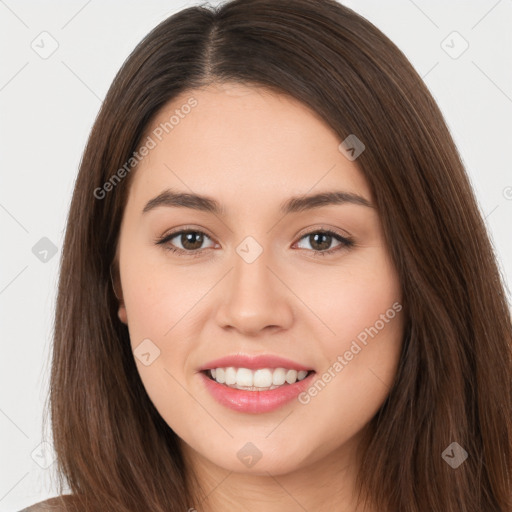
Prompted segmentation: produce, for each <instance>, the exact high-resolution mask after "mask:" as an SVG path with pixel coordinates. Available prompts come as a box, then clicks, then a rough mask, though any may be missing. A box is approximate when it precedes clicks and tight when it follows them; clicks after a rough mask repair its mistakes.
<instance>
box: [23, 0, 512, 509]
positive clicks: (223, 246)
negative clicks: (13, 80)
mask: <svg viewBox="0 0 512 512" xmlns="http://www.w3.org/2000/svg"><path fill="white" fill-rule="evenodd" d="M511 332H512V328H511V320H510V314H509V311H508V308H507V302H506V298H505V294H504V289H503V283H502V281H501V276H500V274H499V271H498V267H497V264H496V260H495V256H494V254H493V250H492V246H491V244H490V242H489V238H488V235H487V233H486V230H485V226H484V222H483V220H482V218H481V216H480V213H479V211H478V208H477V203H476V200H475V197H474V194H473V192H472V190H471V187H470V184H469V181H468V178H467V175H466V173H465V171H464V168H463V165H462V163H461V160H460V158H459V155H458V152H457V150H456V147H455V145H454V142H453V140H452V138H451V136H450V134H449V131H448V129H447V127H446V124H445V122H444V120H443V117H442V114H441V112H440V111H439V109H438V107H437V105H436V104H435V102H434V100H433V98H432V96H431V95H430V93H429V91H428V90H427V88H426V87H425V85H424V84H423V82H422V80H421V78H420V77H419V76H418V74H417V73H416V72H415V71H414V69H413V67H412V66H411V64H410V63H409V62H408V61H407V59H406V58H405V56H404V55H403V54H402V53H401V52H400V50H399V49H398V48H397V47H396V46H395V45H394V44H393V43H392V42H391V41H390V40H389V39H387V38H386V37H385V36H384V35H383V34H382V33H381V32H380V31H379V30H378V29H376V28H375V27H374V26H373V25H372V24H371V23H369V22H368V21H366V20H364V19H363V18H362V17H360V16H359V15H357V14H356V13H354V12H353V11H351V10H350V9H348V8H346V7H344V6H342V5H340V4H339V3H337V2H335V1H333V0H320V1H318V0H317V1H310V0H293V1H286V2H273V1H271V0H249V1H247V0H244V1H241V0H234V1H231V2H228V3H225V4H223V5H221V6H220V7H219V8H217V9H213V8H206V7H193V8H187V9H184V10H182V11H181V12H179V13H177V14H175V15H173V16H171V17H170V18H168V19H167V20H165V21H164V22H163V23H161V24H160V25H159V26H158V27H156V28H155V29H154V30H153V31H152V32H151V33H150V34H149V35H148V36H147V37H146V38H145V39H144V40H143V41H142V42H141V43H140V44H139V45H138V47H137V48H136V49H135V50H134V52H133V53H132V55H131V56H130V57H129V58H128V60H127V61H126V63H125V64H124V65H123V67H122V69H121V70H120V71H119V73H118V75H117V77H116V78H115V80H114V83H113V84H112V86H111V88H110V90H109V92H108V94H107V97H106V98H105V101H104V103H103V105H102V108H101V111H100V114H99V116H98V118H97V120H96V122H95V125H94V127H93V130H92V133H91V136H90V139H89V142H88V145H87V148H86V150H85V153H84V157H83V160H82V164H81V168H80V172H79V175H78V179H77V182H76V186H75V191H74V195H73V200H72V204H71V209H70V214H69V218H68V227H67V231H66V238H65V244H64V248H63V254H62V267H61V274H60V282H59V292H58V302H57V310H56V323H55V339H54V353H53V366H52V374H51V394H50V412H51V420H52V432H53V438H54V446H55V450H56V454H57V457H58V458H57V464H58V469H59V478H60V480H59V485H60V487H59V488H60V490H61V491H62V489H63V488H64V482H65V481H66V482H67V483H68V485H69V486H70V488H71V490H72V495H70V496H61V497H59V498H54V499H53V501H51V503H50V504H52V505H54V506H55V508H54V509H55V510H75V511H100V510H101V511H105V510H112V511H115V512H120V511H141V510H152V511H159V512H160V511H162V512H163V511H185V510H189V511H193V510H198V511H211V512H216V511H218V510H240V509H246V510H248V511H253V510H265V511H274V510H279V511H283V510H285V511H295V510H309V511H318V512H323V511H324V510H325V511H326V510H340V511H344V512H356V511H357V512H360V511H367V512H374V511H390V512H391V511H393V512H396V511H408V512H409V511H410V512H420V511H425V510H434V511H440V510H442V511H444V512H455V511H457V512H460V511H465V512H477V511H478V512H480V511H483V510H485V511H486V512H494V511H496V512H498V511H499V512H505V511H510V510H511V509H512V502H511V494H512V493H511V489H512V487H511V486H512V482H511V476H510V474H511V465H512V464H511V462H512V461H511V455H512V449H511V448H512V447H511V441H512V430H511V417H512V403H511V378H510V377H511V374H512V370H511V368H512V363H511V347H512V345H511ZM46 504H48V503H47V502H46ZM44 505H45V503H40V504H38V505H36V506H35V507H36V508H34V509H32V508H29V509H28V510H39V509H41V510H43V508H41V507H43V506H44Z"/></svg>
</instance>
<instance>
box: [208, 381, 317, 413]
mask: <svg viewBox="0 0 512 512" xmlns="http://www.w3.org/2000/svg"><path fill="white" fill-rule="evenodd" d="M200 375H201V378H202V379H203V381H204V384H205V386H206V389H208V391H209V392H210V393H211V394H212V396H213V398H215V400H217V402H219V403H220V404H221V405H224V406H225V407H229V408H230V409H233V410H235V411H238V412H245V413H253V414H260V413H264V412H271V411H274V410H276V409H279V407H282V406H283V405H285V404H287V403H288V402H290V401H291V400H293V399H294V398H297V396H298V395H299V394H300V393H302V392H303V391H305V390H306V388H307V387H308V386H310V384H311V380H312V378H313V377H314V375H315V372H311V373H310V374H309V375H308V376H307V377H306V378H305V379H303V380H298V381H297V382H295V383H294V384H287V385H283V386H280V387H278V388H276V389H270V390H267V391H244V390H243V389H234V388H230V387H228V386H225V385H224V384H219V383H218V382H217V381H215V380H213V379H210V378H209V377H208V376H207V375H206V374H204V373H203V372H200Z"/></svg>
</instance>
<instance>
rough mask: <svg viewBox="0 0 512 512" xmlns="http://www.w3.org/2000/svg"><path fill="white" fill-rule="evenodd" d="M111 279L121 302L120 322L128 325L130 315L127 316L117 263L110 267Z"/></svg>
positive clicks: (118, 311)
mask: <svg viewBox="0 0 512 512" xmlns="http://www.w3.org/2000/svg"><path fill="white" fill-rule="evenodd" d="M110 279H111V281H112V289H113V290H114V295H115V296H116V298H117V300H118V301H119V309H118V310H117V316H118V317H119V320H121V322H123V324H126V325H128V315H127V314H126V306H125V305H124V299H123V289H122V287H121V275H120V272H119V265H118V263H117V261H114V262H113V263H112V265H110Z"/></svg>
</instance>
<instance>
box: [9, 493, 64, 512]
mask: <svg viewBox="0 0 512 512" xmlns="http://www.w3.org/2000/svg"><path fill="white" fill-rule="evenodd" d="M72 499H73V498H72V496H69V495H66V494H63V495H61V496H56V497H55V498H50V499H47V500H45V501H40V502H39V503H34V504H33V505H30V507H27V508H24V509H23V510H20V511H19V512H64V511H65V510H66V507H65V504H68V503H70V502H71V501H72Z"/></svg>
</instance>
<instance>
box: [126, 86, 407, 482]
mask: <svg viewBox="0 0 512 512" xmlns="http://www.w3.org/2000/svg"><path fill="white" fill-rule="evenodd" d="M187 105H189V106H190V108H189V107H187ZM176 111H177V112H176ZM173 115H174V118H172V116H173ZM170 120H171V121H170ZM165 123H167V124H165ZM143 142H144V143H145V144H146V147H147V148H149V149H148V151H144V153H146V156H144V158H142V159H141V162H140V164H139V165H138V167H137V169H136V171H133V172H134V173H135V174H134V176H132V178H133V181H132V182H131V184H130V191H129V197H128V200H127V204H126V208H125V211H124V215H123V221H122V226H121V232H120V238H119V244H118V247H117V249H118V254H117V257H118V260H119V271H120V289H119V290H118V291H119V293H118V295H120V299H121V302H120V307H119V318H120V319H121V321H123V322H124V323H126V324H127V325H128V329H129V334H130V339H131V345H132V349H133V351H134V357H135V362H136V364H137V368H138V371H139V374H140V377H141V379H142V382H143V384H144V386H145V388H146V390H147V392H148V395H149V397H150V398H151V400H152V402H153V403H154V405H155V407H156V408H157V410H158V411H159V413H160V414H161V416H162V417H163V419H164V420H165V421H166V422H167V424H168V425H169V426H170V427H171V428H172V429H173V430H174V432H176V434H177V435H178V436H179V437H180V438H181V440H182V442H183V446H184V448H185V449H186V450H187V451H188V453H192V454H195V455H196V456H197V457H200V458H202V459H204V460H206V461H208V463H209V464H212V465H215V466H219V467H222V468H225V469H227V470H230V471H236V472H240V473H243V472H247V473H249V472H252V473H256V474H264V473H265V472H267V471H268V472H270V473H272V474H273V475H278V474H285V473H289V472H292V471H294V470H297V469H299V468H303V467H306V466H307V465H309V464H312V463H315V462H318V461H321V460H322V459H323V458H325V457H327V456H329V455H332V454H336V453H341V452H342V451H343V450H344V449H345V448H346V446H347V445H348V444H349V443H350V442H351V440H353V439H355V438H356V437H357V434H359V433H361V432H362V431H363V430H364V427H365V426H366V425H367V424H368V422H369V421H370V420H371V419H372V417H373V416H374V415H375V413H376V412H377V410H378V409H379V407H380V406H381V405H382V403H383V401H384V400H385V398H386V396H387V394H388V393H389V388H390V386H391V385H392V382H393V379H394V377H395V373H396V368H397V363H398V358H399V353H400V348H401V342H402V332H403V331H402V329H403V325H402V315H403V314H402V313H400V309H401V303H400V302H401V288H400V283H399V281H398V278H397V274H396V270H395V268H394V266H393V263H392V261H391V259H390V256H389V254H388V250H387V247H386V245H385V241H384V238H383V233H382V227H381V224H380V220H379V215H378V212H377V210H376V208H375V207H374V206H373V201H372V194H371V190H370V188H369V186H368V184H367V182H366V180H365V178H364V177H363V175H362V173H361V171H360V170H359V169H358V167H357V160H354V161H351V160H350V159H348V158H347V157H346V156H345V154H343V153H342V152H341V151H340V150H339V148H338V147H339V145H340V143H341V142H342V140H341V139H340V138H339V137H338V136H337V135H336V134H335V133H334V132H333V131H332V130H331V129H330V128H329V126H328V125H327V124H325V122H324V121H322V120H321V119H320V118H319V116H317V115H316V114H315V113H314V112H312V111H311V110H309V108H307V107H306V106H304V105H303V104H302V103H299V102H298V101H296V100H294V99H292V98H290V97H288V96H285V95H277V94H275V93H271V92H269V91H267V90H265V89H262V88H259V87H251V86H242V85H235V84H224V85H222V86H221V85H213V86H209V87H207V88H203V89H201V90H193V91H187V92H185V93H182V94H181V95H180V96H179V97H177V98H175V99H174V100H173V101H172V103H170V104H168V105H166V106H165V108H163V109H162V110H161V111H160V112H159V114H158V116H157V117H156V118H155V119H154V120H153V122H152V124H151V126H150V127H149V129H148V131H147V133H146V135H145V137H144V140H143ZM166 191H167V192H173V193H174V194H178V195H175V196H172V195H171V194H169V193H168V194H167V195H165V194H163V193H164V192H166ZM332 192H339V193H340V194H339V195H338V196H337V197H338V201H334V202H333V201H330V202H329V201H324V202H321V201H318V200H317V201H313V200H309V201H308V200H307V198H308V197H309V196H313V195H317V194H322V193H332ZM179 194H189V196H185V197H183V196H179ZM192 195H198V196H205V197H206V198H207V199H208V200H209V201H207V200H201V199H197V198H196V199H194V198H193V197H192ZM292 197H294V198H297V200H296V201H294V202H290V199H291V198H292ZM365 203H367V204H365ZM214 206H216V207H217V209H214ZM224 358H227V359H224ZM219 359H224V360H221V361H218V360H219ZM219 368H220V369H219ZM226 368H228V369H226ZM239 368H242V370H239ZM210 369H214V370H215V377H216V379H217V380H219V381H220V382H215V381H214V380H212V379H211V378H210V375H211V373H210V372H209V371H208V370H210ZM283 381H284V383H283ZM251 385H252V386H253V388H252V389H243V388H244V387H249V386H251ZM236 387H239V388H242V389H235V388H236ZM258 459H259V460H258ZM254 461H256V462H254Z"/></svg>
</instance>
